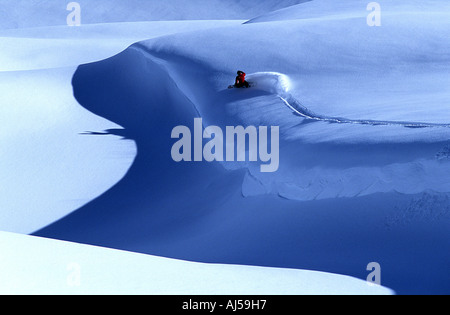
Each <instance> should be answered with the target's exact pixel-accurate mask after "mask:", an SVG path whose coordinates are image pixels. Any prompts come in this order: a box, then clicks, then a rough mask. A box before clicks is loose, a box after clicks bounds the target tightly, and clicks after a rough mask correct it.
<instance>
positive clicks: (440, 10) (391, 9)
mask: <svg viewBox="0 0 450 315" xmlns="http://www.w3.org/2000/svg"><path fill="white" fill-rule="evenodd" d="M369 3H371V2H368V1H365V0H341V1H336V2H335V3H333V4H332V5H330V1H328V0H314V1H310V2H307V3H304V4H301V5H295V6H291V7H289V8H282V9H279V10H275V11H271V12H269V13H265V14H263V15H261V16H258V17H255V18H253V19H251V20H250V21H248V22H247V23H261V22H271V21H286V20H297V19H320V20H322V21H324V20H328V19H348V18H362V20H363V21H365V20H366V18H367V16H368V14H369V13H370V12H371V11H372V10H373V6H369ZM376 3H378V4H379V5H380V7H381V10H382V11H381V12H382V14H381V16H382V20H384V18H385V17H389V15H399V14H401V15H428V14H434V15H436V14H445V12H446V11H448V10H449V9H450V4H449V3H448V2H445V1H441V0H429V1H426V2H424V1H421V0H411V1H389V0H380V1H376ZM382 24H384V23H383V22H382Z"/></svg>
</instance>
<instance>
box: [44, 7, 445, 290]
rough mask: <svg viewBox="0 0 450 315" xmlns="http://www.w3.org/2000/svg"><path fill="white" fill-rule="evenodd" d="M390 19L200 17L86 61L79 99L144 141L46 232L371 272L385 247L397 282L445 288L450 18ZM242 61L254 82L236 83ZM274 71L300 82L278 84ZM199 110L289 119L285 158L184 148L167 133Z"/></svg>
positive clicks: (249, 261)
mask: <svg viewBox="0 0 450 315" xmlns="http://www.w3.org/2000/svg"><path fill="white" fill-rule="evenodd" d="M330 3H331V2H328V4H330ZM333 3H334V2H333ZM420 8H421V7H420V6H419V7H416V8H415V10H416V12H420ZM418 16H419V17H420V18H418ZM385 21H386V23H391V24H392V25H390V27H386V28H380V29H374V28H370V27H368V26H367V24H365V23H366V20H365V18H363V19H361V18H355V17H354V16H352V15H350V16H349V17H348V18H342V17H340V18H338V19H335V18H330V17H327V18H326V23H324V22H323V21H319V20H317V19H306V20H290V21H275V22H268V23H251V24H245V25H237V26H230V27H227V28H223V29H211V30H200V31H196V32H192V33H189V34H180V35H177V34H175V35H170V36H165V37H159V38H156V39H152V40H149V41H144V42H140V43H137V44H135V45H133V46H132V47H130V48H129V49H127V50H126V51H125V52H124V53H122V54H119V55H117V56H114V57H112V58H109V59H107V60H104V61H102V62H97V63H93V64H88V65H83V66H81V67H80V68H79V69H78V70H77V72H76V73H75V75H74V79H73V86H74V93H75V97H76V98H77V101H78V102H79V103H80V104H81V105H82V106H83V107H85V108H87V109H88V110H90V111H92V112H94V113H96V114H98V115H100V116H102V117H104V118H106V119H108V120H111V121H114V122H116V123H118V124H120V125H121V126H123V127H124V128H125V135H126V136H127V137H128V138H131V139H133V140H135V142H136V145H137V147H138V152H139V153H138V156H137V158H136V160H135V162H134V164H133V166H132V167H131V169H130V171H129V172H128V173H127V176H126V177H125V178H124V179H123V180H122V181H121V182H119V183H118V184H117V185H116V186H115V187H114V188H113V189H111V190H110V191H108V192H107V193H106V194H104V195H103V196H101V197H100V198H98V199H96V200H94V201H93V202H92V203H90V204H89V205H87V206H86V207H83V208H81V209H79V210H78V211H76V212H75V213H73V214H72V215H70V216H68V217H66V218H64V219H63V220H61V221H59V222H56V223H54V224H52V225H51V226H48V227H46V228H45V229H42V230H40V231H38V232H36V233H35V235H39V236H46V237H53V238H59V239H64V240H71V241H77V242H83V243H88V244H95V245H101V246H107V247H112V248H119V249H127V250H132V251H137V252H143V253H149V254H156V255H161V256H165V257H173V258H181V259H187V260H194V261H202V262H215V263H231V264H236V263H237V264H246V265H262V266H276V267H290V268H291V267H294V268H300V269H303V268H306V269H313V270H322V271H329V272H335V273H340V274H347V275H352V276H356V277H358V278H360V279H364V278H365V276H367V273H366V270H365V267H366V266H367V264H368V263H369V262H371V261H374V260H375V261H378V262H380V263H381V264H382V265H383V266H385V267H384V269H383V270H384V272H383V279H385V280H384V281H386V285H387V286H389V287H392V288H393V289H394V290H396V291H399V292H401V293H405V292H406V293H414V292H416V293H417V292H424V291H425V292H428V293H430V292H448V283H446V282H445V281H444V280H443V275H448V268H446V267H445V266H446V262H448V259H449V256H448V253H449V251H448V250H446V249H447V248H448V241H447V240H448V237H449V234H448V231H449V229H448V228H449V226H448V222H450V221H449V220H448V218H449V214H450V212H449V211H448V200H449V199H448V193H449V192H450V187H449V184H448V180H447V176H446V174H448V172H449V171H450V164H449V163H448V160H447V159H444V160H442V159H436V154H437V153H438V152H441V151H442V149H443V148H444V147H445V146H446V143H447V139H448V138H449V136H450V128H448V127H449V123H450V120H449V116H448V111H447V105H448V102H447V100H448V96H449V93H450V90H449V88H448V87H449V85H448V83H449V82H448V76H447V71H446V65H447V64H448V62H449V59H448V58H449V56H448V54H447V53H446V52H448V51H449V49H448V48H449V47H448V43H449V42H448V41H445V40H442V39H443V38H446V36H448V34H447V32H446V30H447V29H448V21H449V19H448V17H447V16H446V15H445V14H442V13H436V14H430V15H426V16H420V15H414V18H412V17H411V16H410V15H404V14H403V13H402V12H397V14H395V12H393V13H392V14H391V15H390V17H386V19H385ZM394 21H397V23H394ZM410 28H414V29H415V30H416V31H415V33H414V37H413V38H412V39H410ZM349 30H350V31H349ZM349 33H350V34H351V36H343V35H342V34H349ZM237 37H239V38H240V39H241V40H239V41H236V40H235V39H236V38H237ZM407 38H408V40H406V39H407ZM205 43H207V44H205ZM236 56H238V57H236ZM237 69H242V70H245V71H246V72H248V73H249V74H250V77H249V79H253V80H255V81H256V84H257V87H256V88H254V89H249V90H245V89H244V90H238V89H232V90H228V89H227V86H228V85H229V84H230V83H232V82H233V79H234V76H235V72H236V70H237ZM274 73H277V74H279V75H277V74H274ZM277 76H278V77H280V78H286V80H287V81H288V82H289V84H279V85H277V84H275V83H270V82H276V80H274V77H277ZM199 78H201V80H199ZM129 82H135V84H134V85H133V86H130V85H129ZM203 82H205V83H203ZM105 91H113V93H111V94H106V93H105ZM374 95H376V97H375V96H374ZM424 100H426V102H424ZM131 113H132V114H131ZM308 115H309V116H308ZM198 116H201V117H202V119H203V123H204V125H205V126H209V125H217V126H221V127H225V126H227V125H228V126H230V125H231V126H236V125H239V124H242V125H245V126H247V125H256V126H261V125H263V126H264V125H266V126H267V125H269V126H270V125H277V126H280V132H281V144H280V158H281V160H280V169H279V171H278V172H276V173H268V174H263V173H261V172H260V171H259V166H260V165H259V164H260V163H232V162H223V163H222V162H221V163H207V162H205V161H203V162H196V163H175V162H174V161H173V160H172V159H171V158H170V155H169V152H170V150H171V146H172V144H173V141H172V142H171V141H170V139H169V138H168V136H165V135H170V133H171V130H172V128H173V127H174V126H177V125H185V126H189V127H191V128H192V125H193V119H194V117H198ZM430 209H436V210H435V211H436V212H434V211H432V210H430ZM412 213H417V215H413V214H412ZM105 215H107V217H108V221H107V222H105V221H104V217H105ZM405 226H406V227H405ZM131 231H132V232H131ZM430 257H432V258H430ZM411 261H414V264H411ZM404 270H407V271H408V277H410V278H408V277H406V278H405V277H402V276H399V275H401V274H402V272H403V271H404ZM423 270H426V272H422V271H423ZM444 278H445V277H444ZM411 279H413V280H411ZM411 282H413V284H411Z"/></svg>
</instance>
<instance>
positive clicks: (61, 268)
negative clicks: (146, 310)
mask: <svg viewBox="0 0 450 315" xmlns="http://www.w3.org/2000/svg"><path fill="white" fill-rule="evenodd" d="M0 240H1V241H0V250H1V252H2V255H3V257H2V260H1V261H0V268H1V270H2V272H1V273H0V283H1V285H0V293H2V294H57V295H61V294H63V295H64V294H89V295H92V294H102V295H103V294H157V295H161V294H163V295H164V294H165V295H174V294H178V295H179V294H181V295H236V294H238V295H287V294H308V295H309V294H358V295H360V294H371V295H385V294H386V295H387V294H392V293H393V292H392V291H390V290H389V289H386V288H383V287H381V286H373V285H372V286H370V285H369V284H368V283H367V282H365V281H361V280H358V279H354V278H351V277H345V276H339V275H333V274H326V273H320V272H313V271H304V270H293V269H291V270H288V269H277V268H260V267H247V266H232V265H209V264H199V263H193V262H186V261H178V260H172V259H167V258H162V257H154V256H147V255H141V254H136V253H130V252H122V251H115V250H111V249H106V248H98V247H92V246H86V245H80V244H73V243H67V242H61V241H54V240H49V239H42V238H35V237H30V236H24V235H17V234H10V233H4V232H0ZM30 261H32V262H33V263H32V264H30V263H29V262H30ZM106 266H107V268H105V267H106ZM112 275H113V276H112Z"/></svg>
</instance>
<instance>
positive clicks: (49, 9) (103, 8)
mask: <svg viewBox="0 0 450 315" xmlns="http://www.w3.org/2000/svg"><path fill="white" fill-rule="evenodd" d="M76 2H77V3H79V4H80V7H81V14H82V15H81V23H82V24H97V23H116V22H138V21H139V22H140V21H162V20H166V21H174V20H229V19H232V20H242V19H250V18H253V17H255V16H258V15H261V14H264V13H267V12H270V11H273V10H277V9H280V8H284V7H288V6H291V5H295V4H298V3H302V2H304V0H281V1H259V0H247V1H240V0H226V1H223V0H208V1H201V0H189V1H185V0H170V1H163V0H113V1H111V0H96V1H95V2H93V1H91V0H79V1H76ZM69 3H70V1H66V0H33V1H29V0H2V1H1V2H0V5H1V10H0V29H11V28H34V27H40V26H55V25H66V18H67V15H68V14H69V11H67V10H66V8H67V5H68V4H69Z"/></svg>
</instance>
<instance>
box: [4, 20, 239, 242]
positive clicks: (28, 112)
mask: <svg viewBox="0 0 450 315" xmlns="http://www.w3.org/2000/svg"><path fill="white" fill-rule="evenodd" d="M240 23H241V21H193V22H190V21H180V22H172V23H170V24H169V23H168V22H142V23H139V22H138V23H117V24H109V25H101V24H98V25H82V26H80V27H76V28H73V27H72V28H71V27H67V26H66V27H46V28H34V29H20V30H3V31H0V47H1V48H0V61H1V62H0V82H1V85H0V92H1V93H0V104H1V106H0V117H1V121H2V124H1V126H0V143H1V146H0V152H1V155H0V165H2V167H1V168H0V174H1V177H0V187H1V189H0V196H1V198H0V209H2V212H1V214H0V230H3V231H10V232H18V233H31V232H33V231H35V230H37V229H40V228H42V227H43V226H46V225H48V224H50V223H52V222H54V221H56V220H58V219H60V218H62V217H64V216H65V215H67V214H68V213H70V212H72V211H74V210H76V209H77V208H79V207H81V206H83V205H84V204H86V203H88V202H89V201H91V200H92V199H94V198H96V197H98V196H99V195H101V194H102V193H104V192H105V191H107V190H108V189H109V188H110V187H111V186H113V185H114V184H116V183H117V182H118V181H119V180H120V179H121V178H122V177H123V176H124V175H125V174H126V172H127V171H128V169H129V167H130V165H131V164H132V162H133V160H134V158H135V156H136V147H135V144H134V143H133V142H132V141H130V140H122V138H121V137H117V136H90V135H89V134H90V132H91V131H95V132H100V133H101V132H103V131H104V130H107V129H121V127H120V126H119V125H117V124H115V123H112V122H109V121H106V120H105V119H102V118H100V117H97V116H95V115H92V114H91V113H89V112H88V111H86V110H85V109H83V108H82V107H80V106H79V104H78V103H77V102H76V100H75V98H74V97H73V90H72V86H71V81H72V76H73V74H74V72H75V71H76V67H77V66H78V65H79V64H81V63H89V62H94V61H97V60H102V59H104V58H108V57H109V56H112V55H115V54H117V53H120V52H121V51H122V50H124V49H126V48H127V47H128V46H129V45H131V44H132V43H134V42H136V41H139V40H142V39H148V38H152V37H158V36H162V35H167V34H173V33H177V32H189V31H195V30H199V29H205V28H210V27H221V26H228V25H233V24H240ZM24 196H26V198H25V197H24ZM24 218H26V219H24Z"/></svg>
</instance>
